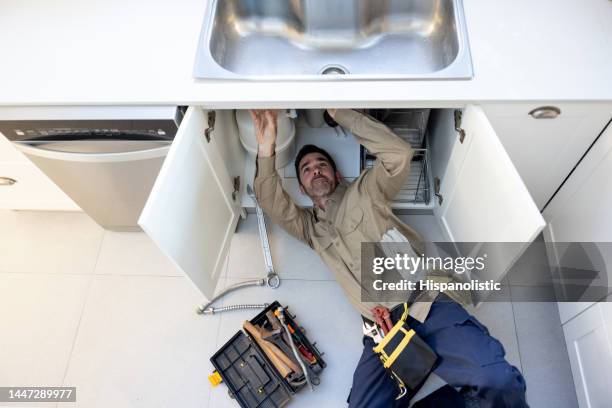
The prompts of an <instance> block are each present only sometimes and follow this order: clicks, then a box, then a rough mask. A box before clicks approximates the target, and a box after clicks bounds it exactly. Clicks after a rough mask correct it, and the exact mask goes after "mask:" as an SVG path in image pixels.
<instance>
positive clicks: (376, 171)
mask: <svg viewBox="0 0 612 408" xmlns="http://www.w3.org/2000/svg"><path fill="white" fill-rule="evenodd" d="M328 112H329V114H330V115H331V116H332V117H333V118H334V120H335V121H336V122H338V124H340V125H341V126H342V127H344V128H347V129H349V130H350V131H351V133H353V135H354V136H355V138H356V139H357V141H358V142H359V144H361V145H363V146H364V147H365V148H366V149H368V150H369V151H370V153H372V154H374V155H375V156H376V162H375V163H374V167H373V168H372V170H370V172H369V173H368V174H367V175H366V176H365V185H366V188H367V189H368V190H369V192H372V193H376V192H381V193H382V194H383V195H384V196H385V198H386V199H387V200H392V199H393V198H394V197H395V196H396V195H397V193H398V192H399V190H400V188H401V187H402V184H403V183H404V182H405V181H406V178H407V177H408V173H409V172H410V162H411V160H412V156H413V155H414V150H413V149H412V147H411V146H410V144H409V143H408V142H406V141H404V140H403V139H401V138H400V137H399V136H397V135H396V134H395V133H393V132H392V131H391V129H389V128H388V127H387V126H386V125H385V124H383V123H381V122H379V121H377V120H374V119H372V118H370V117H369V116H367V115H365V114H362V113H359V112H357V111H354V110H351V109H338V110H335V109H329V110H328Z"/></svg>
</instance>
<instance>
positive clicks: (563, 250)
mask: <svg viewBox="0 0 612 408" xmlns="http://www.w3.org/2000/svg"><path fill="white" fill-rule="evenodd" d="M611 175H612V124H610V125H608V127H607V128H606V130H605V131H604V133H603V134H602V135H601V136H600V137H599V139H598V140H597V142H596V143H595V144H594V145H593V147H592V148H591V150H589V152H588V153H587V155H586V156H585V157H584V159H583V160H582V162H580V165H579V166H578V167H576V169H575V171H574V172H573V173H572V175H571V176H570V177H569V178H568V180H567V181H566V182H565V184H564V185H563V187H562V188H561V189H560V190H559V191H558V193H557V194H556V195H555V197H554V199H553V200H552V201H551V202H550V204H549V205H548V206H547V207H546V210H545V211H544V213H543V215H544V218H545V219H546V221H547V223H548V226H547V228H546V229H545V230H544V238H545V239H546V241H547V242H548V248H549V249H551V250H550V251H548V257H549V262H550V264H551V265H553V266H554V267H559V268H573V269H578V268H580V269H587V268H592V267H595V268H596V269H597V270H598V271H599V273H600V274H599V277H600V282H599V283H598V282H594V284H597V285H599V286H602V287H612V283H611V282H612V251H611V250H610V249H611V245H612V244H610V243H611V242H612V211H611V209H612V180H611ZM571 242H578V243H579V242H585V243H588V242H594V243H595V244H594V245H595V247H597V248H599V251H598V254H596V256H592V257H590V261H593V262H594V264H593V265H579V264H576V263H577V262H580V259H578V257H576V256H569V255H571V254H570V253H568V252H567V251H568V248H569V245H568V244H565V243H571ZM608 293H610V292H609V291H608ZM603 296H605V294H603V295H602V296H601V297H603ZM588 300H591V301H596V300H600V299H594V298H592V297H591V299H588ZM590 304H591V303H589V302H573V303H569V302H566V303H559V312H560V315H561V321H562V322H566V321H567V320H569V319H570V318H572V317H573V316H575V315H577V314H578V313H580V312H581V311H582V310H584V309H585V308H587V307H588V306H589V305H590Z"/></svg>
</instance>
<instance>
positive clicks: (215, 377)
mask: <svg viewBox="0 0 612 408" xmlns="http://www.w3.org/2000/svg"><path fill="white" fill-rule="evenodd" d="M208 381H210V385H212V386H213V387H216V386H217V385H219V384H221V383H222V382H223V379H222V378H221V374H219V372H218V371H215V372H214V373H212V374H211V375H209V376H208Z"/></svg>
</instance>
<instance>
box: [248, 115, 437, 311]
mask: <svg viewBox="0 0 612 408" xmlns="http://www.w3.org/2000/svg"><path fill="white" fill-rule="evenodd" d="M334 119H335V120H336V121H337V122H338V123H339V124H340V125H341V126H343V127H344V128H346V129H349V130H350V131H351V132H352V133H353V135H354V136H355V138H356V139H357V141H358V142H359V143H360V144H361V145H363V146H364V147H366V148H367V149H368V151H370V152H371V153H372V154H374V155H375V156H376V161H375V163H374V166H373V167H372V168H371V169H366V170H364V171H362V172H361V175H360V176H359V177H358V178H357V179H356V180H354V181H353V182H352V183H350V184H347V183H346V182H344V181H342V182H341V183H340V184H339V185H338V187H337V188H336V190H335V191H334V192H333V193H332V195H331V197H330V198H329V200H328V201H327V203H326V205H325V207H326V208H325V209H322V208H318V207H316V206H315V207H313V208H301V207H299V206H298V205H297V204H296V203H295V202H294V201H293V200H292V199H291V197H290V196H289V194H288V193H287V192H286V191H284V190H283V187H282V184H281V178H280V176H279V175H278V173H277V172H276V170H275V166H274V156H272V157H259V158H258V159H257V174H256V176H255V183H254V185H255V194H256V197H257V200H258V202H259V205H260V206H261V207H262V208H263V210H264V211H265V212H266V213H267V214H268V215H269V216H270V218H271V219H272V220H273V221H274V222H276V223H277V224H279V225H280V226H281V227H283V228H284V229H285V230H287V231H288V232H289V233H290V234H291V235H293V236H294V237H296V238H297V239H299V240H300V241H302V242H304V243H306V244H307V245H309V246H310V247H311V248H312V249H314V250H315V251H316V252H317V253H318V254H319V255H320V256H321V258H322V259H323V261H324V262H325V264H327V266H328V267H329V268H330V269H331V271H332V272H333V274H334V276H335V278H336V280H337V281H338V283H340V285H341V287H342V289H343V290H344V292H345V294H346V296H347V298H348V300H349V301H350V302H351V304H352V305H353V306H354V307H355V308H356V309H357V310H358V311H359V313H361V314H362V315H363V316H365V317H367V318H369V319H372V314H371V312H370V310H371V308H372V307H374V306H376V305H377V304H382V305H383V306H386V307H389V308H391V307H392V306H393V305H395V304H397V302H395V303H389V302H384V303H369V302H362V301H361V285H360V283H361V278H360V277H361V274H360V266H361V243H362V242H378V241H380V239H381V237H382V235H383V234H384V233H385V232H386V231H387V230H389V229H392V228H397V229H398V230H399V231H400V232H401V233H402V234H403V235H404V236H405V237H406V238H407V239H408V241H409V242H410V244H411V246H412V247H413V249H414V250H415V251H416V252H417V253H418V254H421V253H423V242H422V240H421V237H420V236H419V234H418V233H417V232H416V231H415V230H413V229H412V228H410V227H409V226H407V225H405V224H404V223H402V222H401V221H400V219H399V218H398V217H397V216H396V215H395V214H393V212H392V211H391V205H390V204H391V200H393V198H394V197H395V196H396V195H397V193H398V192H399V190H400V188H401V186H402V184H403V183H404V181H405V180H406V178H407V177H408V173H409V171H410V162H411V160H412V156H413V154H414V151H413V149H412V147H411V146H410V145H409V144H408V143H407V142H405V141H404V140H402V139H401V138H400V137H398V136H397V135H395V134H394V133H393V132H392V131H391V130H390V129H389V128H388V127H387V126H385V125H384V124H382V123H380V122H378V121H376V120H374V119H372V118H370V117H369V116H365V115H363V114H361V113H359V112H356V111H353V110H338V111H337V112H336V114H335V116H334ZM427 311H428V309H427ZM411 314H412V313H411ZM423 319H424V316H423ZM419 320H421V319H419Z"/></svg>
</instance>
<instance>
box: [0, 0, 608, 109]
mask: <svg viewBox="0 0 612 408" xmlns="http://www.w3.org/2000/svg"><path fill="white" fill-rule="evenodd" d="M205 8H206V0H174V1H169V0H146V1H145V0H132V1H124V0H104V1H102V0H97V1H96V0H80V1H79V0H54V1H43V0H3V1H2V3H0V55H1V60H0V61H1V62H0V105H51V104H185V105H186V104H202V105H205V106H209V107H216V108H222V107H256V106H262V107H263V106H267V107H281V106H282V107H288V106H291V107H295V108H306V107H314V106H320V105H321V103H320V101H327V104H328V105H329V106H337V107H350V106H362V107H375V106H383V105H384V106H389V107H391V106H396V105H403V106H406V107H409V106H411V105H418V104H420V105H422V104H423V102H427V104H428V105H429V106H431V107H438V106H452V105H458V104H462V103H466V102H473V101H478V102H485V101H547V100H548V101H562V100H566V101H602V100H604V101H610V100H612V24H611V22H612V1H610V0H581V1H575V0H538V1H531V0H514V1H507V0H486V1H485V0H464V8H465V14H466V20H467V27H468V35H469V41H470V44H471V53H472V62H473V66H474V78H473V79H472V80H461V81H418V80H412V81H368V82H364V81H359V82H356V81H347V80H341V81H335V82H329V81H325V82H314V83H313V82H274V83H271V82H250V81H240V82H238V81H218V80H217V81H202V80H195V79H194V78H193V76H192V70H193V65H194V59H195V53H196V45H197V42H198V38H199V34H200V29H201V25H202V21H203V15H204V11H205Z"/></svg>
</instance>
